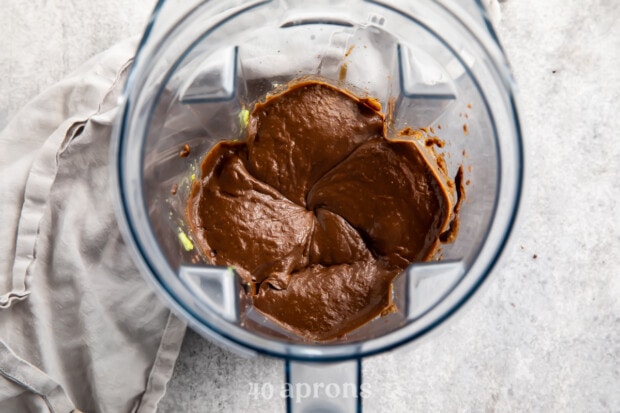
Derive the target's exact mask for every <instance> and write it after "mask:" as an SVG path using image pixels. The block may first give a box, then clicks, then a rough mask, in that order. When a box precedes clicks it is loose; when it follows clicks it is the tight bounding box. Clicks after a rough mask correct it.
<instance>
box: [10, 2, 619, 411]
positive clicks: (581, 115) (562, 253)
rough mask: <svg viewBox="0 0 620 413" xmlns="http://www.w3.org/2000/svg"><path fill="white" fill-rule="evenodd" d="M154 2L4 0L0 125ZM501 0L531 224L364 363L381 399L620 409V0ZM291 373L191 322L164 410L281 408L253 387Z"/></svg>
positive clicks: (398, 405)
mask: <svg viewBox="0 0 620 413" xmlns="http://www.w3.org/2000/svg"><path fill="white" fill-rule="evenodd" d="M153 3H154V2H153V0H148V1H147V0H131V1H129V0H124V1H121V0H110V1H105V2H97V3H95V2H92V1H88V0H74V1H71V2H69V1H66V0H47V1H46V0H31V1H23V2H21V1H20V2H17V1H14V0H0V10H1V11H0V27H2V36H1V37H0V91H1V92H2V93H0V128H2V127H4V125H5V124H6V122H7V121H8V120H9V119H10V117H11V116H13V115H14V114H15V112H16V111H17V109H19V108H20V107H21V106H22V105H23V104H24V103H26V101H28V100H29V99H31V98H32V97H34V96H35V95H36V94H37V93H39V92H40V91H42V90H43V89H44V88H45V87H47V86H49V85H51V84H53V83H54V82H56V81H58V80H59V79H61V78H62V77H63V76H65V75H66V74H67V73H69V72H70V71H71V70H73V69H75V68H76V67H77V66H79V64H81V63H82V62H84V61H85V60H86V59H87V58H88V57H90V56H92V55H94V54H96V53H98V52H101V51H103V50H105V49H106V48H108V47H109V46H111V45H112V44H114V43H116V42H117V41H119V40H121V39H123V38H125V37H127V36H129V35H132V34H138V33H140V32H141V30H142V27H143V25H144V23H145V22H146V19H147V17H148V15H149V13H150V10H151V8H152V5H153ZM95 5H96V6H95ZM501 12H502V20H501V23H500V25H499V33H500V35H501V38H502V40H503V44H504V47H505V49H506V52H507V54H508V56H509V59H510V60H511V62H512V66H513V69H514V73H515V76H516V78H517V81H518V83H519V87H520V96H519V97H520V109H521V117H522V121H523V127H524V135H525V139H526V144H527V174H528V176H527V178H528V180H527V186H528V188H527V193H526V199H525V202H524V208H523V213H522V214H521V219H520V221H519V228H518V230H517V232H516V233H515V237H514V240H513V243H512V245H511V247H510V248H509V249H508V250H507V251H506V254H505V256H504V260H503V262H502V264H501V265H500V266H499V267H498V268H497V269H496V271H495V274H494V276H493V277H492V278H491V280H490V281H489V283H488V284H487V286H486V288H485V289H484V291H483V292H482V293H481V294H479V295H478V296H477V297H476V299H475V300H474V301H473V302H472V303H471V305H469V308H468V309H467V311H465V312H464V313H463V314H461V315H460V317H457V319H456V320H454V321H453V322H452V323H450V324H449V325H448V326H447V327H446V328H444V329H442V330H441V332H440V333H439V334H436V335H434V336H433V337H431V338H430V339H428V340H426V341H424V342H422V343H420V344H419V345H417V346H415V347H414V348H407V349H403V350H399V351H396V352H393V353H390V354H386V355H381V356H377V357H374V358H371V359H368V360H366V361H365V362H364V376H365V381H366V382H367V383H368V384H369V386H370V389H371V391H372V397H370V398H369V399H367V401H366V404H365V406H366V411H368V412H375V411H392V412H405V411H420V412H427V411H463V412H465V411H475V412H478V411H501V412H503V411H533V412H538V411H539V412H549V411H571V412H620V206H619V203H620V132H619V131H620V115H619V113H620V103H619V102H620V25H619V24H618V22H619V21H620V2H618V1H616V0H546V1H540V0H507V1H505V2H502V3H501ZM534 256H536V257H537V258H534ZM282 382H283V371H282V362H281V361H278V360H273V359H265V358H258V359H250V360H248V359H244V358H240V357H238V356H236V355H234V354H231V353H228V352H226V351H223V350H220V349H219V348H218V347H215V346H214V345H212V344H210V343H208V342H206V341H204V340H202V339H201V338H200V337H198V336H197V335H196V334H194V333H192V332H188V334H187V336H186V339H185V342H184V345H183V349H182V352H181V355H180V357H179V360H178V363H177V368H176V370H175V373H174V376H173V378H172V381H171V383H170V384H169V391H168V394H167V395H166V397H165V398H164V400H163V401H162V403H161V409H160V410H161V411H162V412H179V411H187V412H211V411H227V412H242V411H248V410H249V409H250V406H252V407H251V409H252V411H257V412H274V411H283V408H284V403H283V401H282V400H281V399H279V398H273V399H271V400H263V399H259V400H254V399H252V398H250V397H249V396H248V391H249V388H250V383H257V384H262V383H270V384H272V385H273V386H274V387H277V386H281V385H282Z"/></svg>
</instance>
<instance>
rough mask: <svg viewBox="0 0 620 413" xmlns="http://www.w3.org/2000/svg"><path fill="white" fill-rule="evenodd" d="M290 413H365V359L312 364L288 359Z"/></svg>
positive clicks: (286, 367)
mask: <svg viewBox="0 0 620 413" xmlns="http://www.w3.org/2000/svg"><path fill="white" fill-rule="evenodd" d="M284 368H285V375H286V383H285V386H286V390H287V392H286V395H287V398H286V411H287V412H288V413H361V411H362V399H363V397H365V396H366V395H367V392H366V393H365V392H364V386H363V385H362V360H361V359H353V360H346V361H341V362H330V363H316V362H313V363H308V362H302V361H293V360H287V361H286V365H285V367H284Z"/></svg>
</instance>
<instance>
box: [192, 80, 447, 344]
mask: <svg viewBox="0 0 620 413" xmlns="http://www.w3.org/2000/svg"><path fill="white" fill-rule="evenodd" d="M247 129H248V134H247V139H245V140H244V141H241V142H232V141H221V142H220V143H218V144H217V145H215V147H213V148H212V149H211V150H210V151H209V153H208V154H207V155H206V157H205V159H204V161H203V163H202V168H201V169H202V177H201V179H200V180H197V181H195V182H194V184H193V187H192V190H191V195H190V198H189V201H188V206H187V217H188V221H189V223H190V227H191V229H192V233H193V236H194V239H195V240H196V242H197V244H198V246H199V248H200V249H201V251H202V252H203V253H204V255H205V257H206V259H207V260H209V261H210V262H211V263H213V264H216V265H230V266H233V267H234V268H235V269H236V270H237V273H238V274H239V276H240V277H241V278H242V280H243V282H244V284H245V285H246V286H247V287H249V288H248V289H247V291H248V294H250V295H251V299H252V302H253V304H254V307H255V308H256V309H258V310H259V311H261V312H262V313H264V314H265V315H266V316H267V317H269V318H270V319H272V320H273V321H274V322H276V323H278V324H279V325H281V326H282V327H284V328H286V329H288V330H289V331H293V332H294V333H296V334H298V335H299V336H301V337H303V338H305V339H308V340H321V341H323V340H331V339H335V338H339V337H341V336H343V335H345V334H346V333H348V332H350V331H351V330H353V329H355V328H357V327H359V326H361V325H363V324H364V323H366V322H368V321H370V320H372V319H373V318H375V317H377V316H378V315H380V314H381V313H382V311H384V310H385V309H386V308H387V307H389V306H390V304H391V301H390V296H391V283H392V280H393V279H394V277H396V276H397V275H398V274H399V273H400V272H402V271H403V269H405V268H406V267H407V266H408V265H409V264H411V263H413V262H419V261H426V260H429V259H431V258H432V257H433V256H434V254H435V252H436V250H437V247H438V244H439V241H440V235H441V234H442V233H444V231H446V229H447V228H448V227H449V225H450V221H451V218H452V214H451V211H452V209H451V208H452V207H451V199H450V196H449V191H448V189H447V188H446V185H444V184H443V182H442V179H440V177H439V174H440V173H441V171H438V169H437V168H434V167H432V166H431V165H430V164H429V163H428V162H427V158H426V157H425V156H423V154H422V153H421V152H420V149H419V148H418V146H417V145H416V144H415V143H413V142H412V141H411V140H407V139H402V138H401V139H388V138H387V137H386V130H387V127H386V125H385V117H384V115H383V114H382V113H381V112H380V105H378V102H376V101H375V100H373V99H369V98H365V99H362V98H358V97H356V96H354V95H352V94H350V93H349V92H347V91H344V90H340V89H338V88H336V87H334V86H331V85H329V84H326V83H321V82H317V81H306V82H299V83H295V84H293V85H291V86H289V88H288V89H287V90H285V91H283V92H281V93H279V94H275V95H272V96H269V97H267V98H266V99H265V101H264V102H260V103H257V104H256V105H255V107H254V109H253V111H252V113H251V115H250V118H249V123H248V128H247Z"/></svg>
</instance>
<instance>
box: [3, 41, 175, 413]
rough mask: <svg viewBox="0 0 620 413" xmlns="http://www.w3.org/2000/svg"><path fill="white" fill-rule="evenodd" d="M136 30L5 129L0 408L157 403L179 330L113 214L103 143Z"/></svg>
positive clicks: (97, 408)
mask: <svg viewBox="0 0 620 413" xmlns="http://www.w3.org/2000/svg"><path fill="white" fill-rule="evenodd" d="M136 44H137V42H136V40H135V39H133V40H130V41H126V42H123V43H122V44H119V45H118V46H116V47H114V48H112V49H110V50H109V51H107V52H105V53H103V54H101V55H99V56H97V57H95V58H93V59H91V60H90V61H89V62H87V63H86V64H85V65H84V66H82V67H81V68H80V69H79V70H78V71H76V72H75V73H73V74H72V75H70V76H69V77H68V78H67V79H65V80H63V81H62V82H60V83H58V84H57V85H55V86H53V87H52V88H50V89H49V90H48V91H46V92H45V93H43V94H42V95H41V96H39V97H38V98H36V99H35V100H34V101H32V102H31V103H30V104H28V105H27V106H26V107H25V108H24V109H23V110H21V111H20V112H19V113H18V114H17V116H16V117H15V118H14V119H13V120H12V122H11V123H10V124H9V125H8V126H7V127H6V129H5V130H4V131H2V132H1V133H0V412H24V411H28V412H71V411H72V410H73V409H79V410H81V411H84V412H87V413H90V412H112V413H120V412H152V411H155V410H156V408H157V403H158V402H159V400H160V399H161V397H162V396H163V394H164V392H165V386H166V383H167V382H168V380H169V378H170V375H171V373H172V370H173V368H174V363H175V360H176V357H177V355H178V353H179V349H180V345H181V342H182V340H183V335H184V332H185V324H184V323H183V322H181V321H180V320H178V319H177V318H176V317H174V316H173V315H171V313H170V311H169V310H168V309H167V308H166V307H165V306H164V305H163V304H162V303H161V302H160V300H158V299H157V297H155V295H154V293H153V290H152V288H151V287H150V286H149V285H148V284H147V283H146V281H145V280H144V279H143V278H142V277H141V276H140V275H139V274H138V271H137V269H136V268H135V266H134V264H133V263H132V261H131V259H130V256H129V252H128V251H127V247H126V246H125V245H124V243H123V241H122V239H121V236H120V233H119V230H118V227H117V224H116V219H115V216H114V207H113V198H112V188H111V187H110V185H111V183H110V179H109V175H110V174H109V168H108V164H109V159H108V158H109V144H110V134H111V128H112V123H113V121H114V117H115V114H116V102H117V99H118V96H119V95H120V92H121V90H122V87H123V85H124V82H125V78H126V75H127V71H128V68H129V65H130V63H131V58H132V56H133V53H134V52H135V48H136Z"/></svg>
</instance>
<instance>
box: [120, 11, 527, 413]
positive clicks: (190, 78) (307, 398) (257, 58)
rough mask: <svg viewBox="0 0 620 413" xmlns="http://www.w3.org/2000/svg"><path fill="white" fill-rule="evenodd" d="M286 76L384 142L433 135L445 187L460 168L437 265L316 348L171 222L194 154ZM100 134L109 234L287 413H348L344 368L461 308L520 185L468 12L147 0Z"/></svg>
mask: <svg viewBox="0 0 620 413" xmlns="http://www.w3.org/2000/svg"><path fill="white" fill-rule="evenodd" d="M300 78H316V79H321V80H324V81H327V82H330V83H332V84H334V85H338V86H339V87H342V88H343V89H347V90H350V91H352V92H354V93H355V94H357V95H359V96H369V97H372V98H374V99H376V100H378V101H379V102H380V103H381V106H382V107H383V108H389V117H390V122H389V125H388V127H389V129H388V136H389V135H390V134H394V133H396V132H397V131H399V130H402V129H403V128H407V127H409V128H413V129H420V128H427V130H432V131H434V132H435V134H437V135H438V137H439V138H441V139H442V140H443V141H445V145H444V146H443V147H442V148H441V149H439V152H440V153H439V155H440V156H441V157H442V158H443V159H444V160H445V164H446V169H447V173H448V175H449V176H452V177H453V176H455V175H456V173H457V171H458V169H459V168H462V170H463V171H464V176H463V181H464V182H467V185H466V187H465V188H466V197H465V201H464V202H463V204H462V205H461V206H460V211H459V222H460V225H459V233H458V236H457V237H456V239H455V240H454V241H453V242H451V243H448V244H443V245H442V247H441V260H435V261H429V262H422V263H414V264H411V265H410V266H409V267H408V268H407V269H406V270H405V271H403V272H402V273H401V274H400V275H399V276H397V277H396V279H395V280H394V282H393V288H392V294H393V296H392V302H393V303H394V308H395V311H392V312H390V313H389V314H387V315H385V316H383V317H378V318H376V319H374V320H372V321H371V322H369V323H367V324H365V325H363V326H361V327H359V328H358V329H356V330H354V331H352V332H351V333H349V334H347V335H346V336H344V337H342V338H339V339H336V340H332V341H329V342H308V341H305V340H303V339H301V338H300V337H297V336H296V335H294V334H292V333H291V332H289V331H287V330H285V329H283V328H281V327H280V326H278V325H276V324H275V323H273V322H272V321H271V320H269V319H268V318H266V317H265V316H264V315H262V313H260V312H258V311H256V310H255V309H254V308H253V306H252V302H251V300H250V299H249V298H248V296H247V295H246V294H245V292H244V290H243V287H242V286H241V282H240V279H239V277H238V276H237V274H236V272H235V270H234V268H231V267H219V266H215V265H212V264H211V263H210V262H209V259H208V257H205V256H204V255H203V254H201V252H200V251H199V250H198V248H197V246H196V245H194V242H193V240H192V234H191V231H190V230H189V227H188V225H187V222H186V217H185V209H186V205H187V200H188V197H189V191H190V188H191V184H192V182H193V181H194V180H195V179H199V178H200V176H198V175H199V171H200V167H199V166H200V162H201V160H202V158H203V157H204V155H205V154H206V153H207V152H208V150H209V149H210V148H211V147H213V146H214V145H215V144H216V143H217V142H219V141H220V140H235V139H243V137H244V133H245V132H246V126H247V118H248V114H249V112H250V111H251V108H252V105H253V104H254V103H256V102H257V101H258V100H259V99H261V98H263V97H264V96H265V95H266V94H268V93H270V92H274V91H277V90H281V89H282V88H283V87H284V86H286V85H287V84H289V83H290V82H291V81H294V80H296V79H300ZM113 139H114V142H113V153H112V162H111V164H112V173H113V175H114V180H115V186H116V195H117V196H116V199H117V216H118V221H119V225H120V227H121V231H122V233H123V235H124V238H125V240H126V241H127V244H128V247H129V248H130V249H131V251H132V255H133V257H134V260H135V261H136V263H137V264H138V266H139V268H140V270H141V272H142V273H143V274H144V275H145V276H146V278H147V279H148V280H149V281H150V283H151V284H152V285H153V286H154V287H155V288H156V289H157V291H158V292H159V293H160V296H161V297H162V298H163V299H164V300H165V302H166V303H167V305H168V306H169V307H170V308H171V309H172V310H173V311H174V312H175V313H176V314H177V315H178V316H180V317H181V318H183V319H184V320H186V321H187V322H188V324H189V325H190V326H191V327H192V328H193V329H194V330H196V331H197V332H198V333H200V334H201V335H202V336H204V337H206V338H208V339H210V340H212V341H214V342H216V343H218V344H220V345H222V346H224V347H225V348H227V349H230V350H233V351H236V352H238V353H241V354H245V355H257V354H265V355H269V356H274V357H280V358H283V359H284V360H285V362H286V363H285V375H286V383H287V387H286V390H287V394H286V396H287V409H288V410H289V411H291V412H311V411H313V412H319V411H325V412H328V411H329V412H331V411H334V412H335V411H343V412H344V411H361V408H362V401H363V397H364V392H363V383H362V375H361V361H362V359H363V358H364V357H368V356H371V355H373V354H377V353H381V352H385V351H389V350H390V349H394V348H395V347H397V346H401V345H404V344H407V343H411V342H414V341H415V340H418V339H420V338H422V337H424V336H425V335H427V334H428V333H429V332H431V331H432V330H434V329H435V328H436V327H438V326H439V325H441V324H442V323H444V322H445V321H446V320H448V319H449V318H450V317H451V316H452V315H453V314H454V313H455V312H456V311H458V310H459V309H460V308H461V307H462V306H463V304H464V303H465V302H467V301H468V300H469V298H470V297H471V296H472V295H473V294H474V293H475V292H476V290H477V289H478V288H479V286H480V285H481V284H482V283H483V281H484V280H485V279H486V278H487V276H488V275H489V274H490V272H491V270H492V269H493V267H494V265H495V263H496V262H497V260H498V258H499V256H500V253H501V252H502V250H503V249H504V246H505V244H506V242H507V239H508V236H509V234H510V231H511V229H512V227H513V225H514V221H515V218H516V213H517V209H518V205H519V200H520V194H521V187H522V177H523V150H522V141H521V136H520V128H519V120H518V114H517V108H516V103H515V97H514V81H513V79H512V76H511V74H510V70H509V67H508V64H507V61H506V57H505V55H504V53H503V51H502V49H501V46H500V45H499V42H498V39H497V37H496V35H495V32H494V31H493V28H492V26H491V25H490V23H489V21H488V19H487V16H486V14H485V10H484V7H483V6H482V4H481V2H480V0H416V1H400V0H389V1H388V0H385V1H375V0H348V1H326V0H315V1H312V2H308V1H302V0H262V1H250V0H229V1H194V2H182V1H175V0H161V1H159V2H158V4H157V5H156V7H155V10H154V12H153V15H152V17H151V20H150V21H149V24H148V26H147V28H146V30H145V33H144V36H143V39H142V41H141V43H140V46H139V49H138V52H137V55H136V58H135V60H134V63H133V66H132V68H131V72H130V74H129V77H128V80H127V84H126V87H125V90H124V93H123V97H122V99H121V102H120V110H119V113H118V117H117V122H116V125H115V130H114V136H113ZM187 149H189V151H188V150H187ZM180 150H182V151H183V157H180V156H179V151H180ZM326 384H327V386H326ZM332 384H334V386H332V387H331V391H327V390H328V389H327V387H328V386H329V385H332ZM336 388H338V391H337V392H336V391H335V389H336ZM308 389H310V392H308V391H307V390H308Z"/></svg>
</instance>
